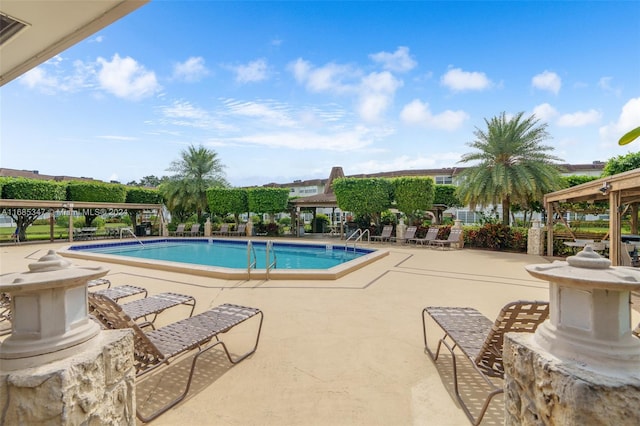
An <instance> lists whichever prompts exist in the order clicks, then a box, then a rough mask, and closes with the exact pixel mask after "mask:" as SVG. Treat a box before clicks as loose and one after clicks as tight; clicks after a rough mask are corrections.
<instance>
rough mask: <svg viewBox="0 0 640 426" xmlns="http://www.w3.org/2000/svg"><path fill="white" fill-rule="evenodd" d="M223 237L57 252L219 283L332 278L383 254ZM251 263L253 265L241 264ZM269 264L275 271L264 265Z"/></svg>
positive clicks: (114, 244) (87, 246) (81, 247)
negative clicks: (240, 280)
mask: <svg viewBox="0 0 640 426" xmlns="http://www.w3.org/2000/svg"><path fill="white" fill-rule="evenodd" d="M247 244H248V240H229V239H213V238H202V239H176V238H170V239H166V238H165V239H163V238H160V239H153V240H144V241H143V242H142V243H140V242H138V241H127V242H109V243H104V242H103V243H97V244H82V245H74V246H70V247H67V248H65V249H63V250H61V251H59V253H60V254H61V255H63V256H66V257H75V258H82V259H91V260H97V261H104V262H113V263H120V264H127V265H132V266H141V267H147V268H153V269H162V270H167V271H174V272H183V273H190V274H195V275H205V276H211V277H216V278H223V279H249V278H251V279H265V278H269V279H337V278H339V277H341V276H344V275H346V274H347V273H349V272H352V271H353V270H356V269H359V268H361V267H362V266H365V265H367V264H369V263H370V262H373V261H375V260H377V259H379V258H380V257H382V256H385V255H387V254H388V252H387V251H386V250H373V249H368V248H362V247H356V248H354V247H353V246H349V247H348V248H347V250H345V246H344V245H335V244H309V243H293V242H273V243H271V244H272V245H271V246H270V248H269V260H268V261H267V250H266V246H267V241H264V240H262V241H251V245H252V249H250V250H248V249H247ZM254 260H255V262H256V266H255V268H252V269H251V270H248V268H247V265H248V263H249V262H250V261H251V262H253V261H254ZM274 261H275V265H276V266H275V268H272V269H270V270H269V271H267V269H266V267H265V265H266V264H267V262H268V263H269V264H271V263H272V262H274Z"/></svg>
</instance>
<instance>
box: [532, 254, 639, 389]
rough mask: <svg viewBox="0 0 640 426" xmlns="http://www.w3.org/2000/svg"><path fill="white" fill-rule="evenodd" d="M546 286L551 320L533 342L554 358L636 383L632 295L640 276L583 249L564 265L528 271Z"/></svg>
mask: <svg viewBox="0 0 640 426" xmlns="http://www.w3.org/2000/svg"><path fill="white" fill-rule="evenodd" d="M526 269H527V271H528V272H529V273H530V274H531V275H533V276H534V277H536V278H540V279H543V280H546V281H549V284H550V287H549V320H548V321H545V322H544V323H543V324H542V325H541V326H540V327H538V329H537V330H536V332H535V336H534V339H535V342H536V343H537V344H538V345H540V346H541V347H542V348H544V349H546V350H547V351H548V352H549V353H551V354H552V355H554V356H556V357H558V358H560V359H564V360H570V361H572V362H576V363H578V364H579V365H582V366H583V367H586V368H592V369H596V370H598V371H606V372H607V373H610V374H614V375H620V374H625V375H632V376H633V375H635V376H638V377H640V339H637V338H635V337H633V335H632V333H631V328H632V327H631V308H630V295H631V291H638V290H640V271H636V270H634V269H632V268H623V267H614V268H612V267H611V261H610V260H609V259H606V258H604V257H602V256H600V255H599V254H597V253H596V252H594V251H593V249H592V248H591V247H590V246H587V247H585V248H584V250H582V251H581V252H579V253H578V254H577V255H575V256H570V257H568V258H567V261H565V262H559V261H556V262H553V263H551V264H540V265H529V266H527V267H526Z"/></svg>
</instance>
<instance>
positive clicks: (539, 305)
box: [422, 301, 549, 425]
mask: <svg viewBox="0 0 640 426" xmlns="http://www.w3.org/2000/svg"><path fill="white" fill-rule="evenodd" d="M548 316H549V303H548V302H539V301H533V302H527V301H517V302H512V303H509V304H507V305H505V306H504V307H503V308H502V310H501V311H500V313H499V314H498V317H497V319H496V320H495V322H492V321H491V320H489V319H488V318H487V317H485V316H484V315H482V314H481V313H480V312H478V311H477V310H476V309H473V308H457V307H436V306H430V307H427V308H424V310H423V311H422V330H423V335H424V349H425V352H426V353H427V354H428V355H429V357H430V358H431V359H432V361H433V362H434V364H435V363H436V361H437V360H438V355H439V354H440V348H441V347H442V346H445V347H446V348H447V349H448V350H449V352H450V353H451V359H452V362H453V387H454V392H455V394H456V398H457V400H458V402H459V403H460V406H461V407H462V409H463V411H464V413H465V414H466V416H467V418H468V419H469V420H470V421H471V423H472V424H474V425H477V424H479V423H480V422H481V421H482V417H483V416H484V414H485V413H486V411H487V408H488V407H489V403H490V402H491V399H492V398H493V397H494V396H496V395H498V394H500V393H503V392H504V389H503V387H502V386H497V385H496V384H495V383H494V382H493V381H492V380H491V379H490V378H501V379H502V378H504V366H503V364H502V346H503V342H504V334H505V333H509V332H528V333H532V332H534V331H535V330H536V328H538V325H540V324H542V322H544V320H546V319H547V317H548ZM427 317H431V318H432V319H433V321H435V323H436V324H438V325H439V326H440V328H441V329H442V330H443V331H444V337H442V338H441V339H440V340H439V341H438V346H437V349H436V351H435V354H434V353H433V352H432V351H431V349H430V348H429V345H428V344H427V325H426V324H427V323H426V319H427ZM456 349H457V350H456ZM459 352H461V353H462V354H463V355H464V356H465V357H466V358H468V360H469V361H470V363H471V365H472V366H473V368H474V369H475V370H476V371H477V372H478V373H479V374H480V376H481V377H482V379H483V380H484V381H485V382H486V383H487V385H488V386H489V387H490V388H491V391H490V392H489V394H488V395H487V397H486V399H485V400H484V403H483V405H482V409H481V411H480V413H479V414H478V416H477V417H474V416H473V414H472V413H471V411H470V410H469V407H468V406H467V403H466V402H465V401H464V399H463V398H462V395H461V394H460V391H459V384H458V367H457V357H456V353H459ZM474 397H475V396H474ZM474 402H475V403H477V402H478V401H477V399H476V400H475V401H474Z"/></svg>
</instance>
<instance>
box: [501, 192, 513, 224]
mask: <svg viewBox="0 0 640 426" xmlns="http://www.w3.org/2000/svg"><path fill="white" fill-rule="evenodd" d="M510 210H511V202H510V201H509V197H505V198H504V199H503V200H502V224H503V225H505V226H509V213H510Z"/></svg>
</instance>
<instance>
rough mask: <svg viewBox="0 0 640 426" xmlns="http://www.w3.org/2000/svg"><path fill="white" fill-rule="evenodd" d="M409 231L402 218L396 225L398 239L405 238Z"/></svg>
mask: <svg viewBox="0 0 640 426" xmlns="http://www.w3.org/2000/svg"><path fill="white" fill-rule="evenodd" d="M405 232H407V225H405V224H404V219H400V221H399V222H398V224H397V225H396V239H397V240H400V239H402V238H404V233H405Z"/></svg>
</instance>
